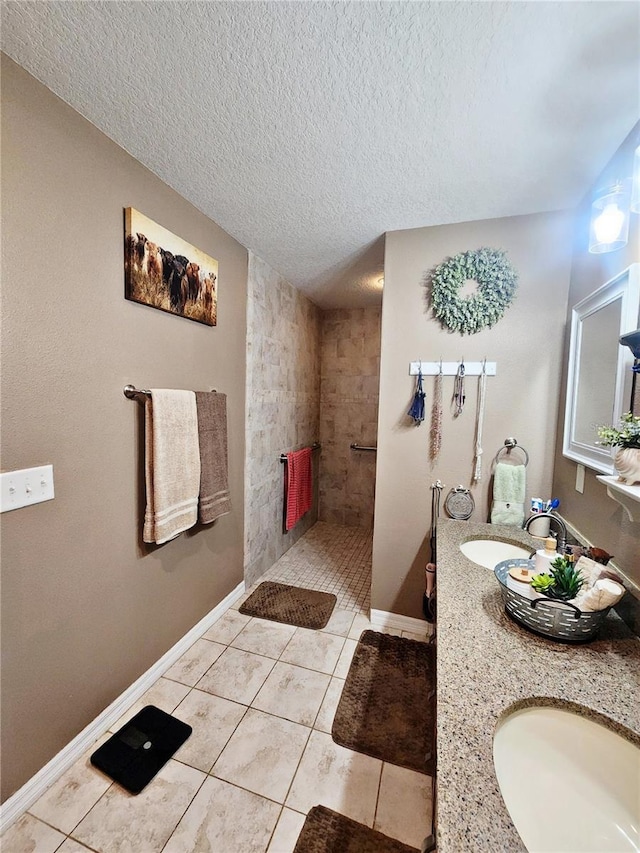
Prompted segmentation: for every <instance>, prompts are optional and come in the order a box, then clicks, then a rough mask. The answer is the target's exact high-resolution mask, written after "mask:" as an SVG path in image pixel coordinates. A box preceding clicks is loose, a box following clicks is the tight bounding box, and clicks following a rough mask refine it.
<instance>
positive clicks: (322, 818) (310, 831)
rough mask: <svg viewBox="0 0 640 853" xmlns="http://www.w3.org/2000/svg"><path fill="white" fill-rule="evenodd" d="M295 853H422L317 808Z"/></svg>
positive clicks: (312, 810)
mask: <svg viewBox="0 0 640 853" xmlns="http://www.w3.org/2000/svg"><path fill="white" fill-rule="evenodd" d="M293 853H418V850H417V849H416V848H415V847H408V846H407V845H406V844H403V843H402V842H401V841H396V840H395V838H389V836H388V835H383V834H382V833H381V832H378V831H377V830H375V829H369V827H368V826H365V825H364V824H363V823H358V822H357V821H355V820H351V818H349V817H344V815H341V814H338V813H337V812H333V811H331V809H327V808H325V807H324V806H314V807H313V808H312V809H311V811H310V812H309V814H308V815H307V819H306V820H305V822H304V826H303V827H302V831H301V833H300V835H299V836H298V841H297V843H296V846H295V848H294V851H293Z"/></svg>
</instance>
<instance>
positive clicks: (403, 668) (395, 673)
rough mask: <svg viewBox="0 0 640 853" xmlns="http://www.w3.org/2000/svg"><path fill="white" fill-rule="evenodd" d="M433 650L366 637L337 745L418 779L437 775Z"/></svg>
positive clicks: (335, 733) (347, 690)
mask: <svg viewBox="0 0 640 853" xmlns="http://www.w3.org/2000/svg"><path fill="white" fill-rule="evenodd" d="M435 686H436V661H435V649H434V647H433V646H431V645H428V644H427V643H419V642H418V641H417V640H408V639H405V638H404V637H392V636H390V635H388V634H381V633H379V632H378V631H364V632H363V634H362V636H361V637H360V641H359V642H358V645H357V647H356V650H355V653H354V655H353V661H352V663H351V668H350V669H349V674H348V675H347V680H346V682H345V685H344V688H343V690H342V696H341V698H340V703H339V704H338V710H337V711H336V715H335V718H334V721H333V728H332V730H331V736H332V737H333V739H334V741H335V742H336V743H339V744H340V745H341V746H346V747H347V748H348V749H354V750H356V752H364V753H365V755H372V756H373V757H374V758H380V759H382V761H388V762H389V763H390V764H397V765H399V766H400V767H408V768H409V769H410V770H417V771H418V772H419V773H426V774H427V775H429V776H433V775H434V773H435Z"/></svg>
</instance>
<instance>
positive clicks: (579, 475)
mask: <svg viewBox="0 0 640 853" xmlns="http://www.w3.org/2000/svg"><path fill="white" fill-rule="evenodd" d="M576 492H580V494H581V495H583V494H584V465H580V463H578V467H577V469H576Z"/></svg>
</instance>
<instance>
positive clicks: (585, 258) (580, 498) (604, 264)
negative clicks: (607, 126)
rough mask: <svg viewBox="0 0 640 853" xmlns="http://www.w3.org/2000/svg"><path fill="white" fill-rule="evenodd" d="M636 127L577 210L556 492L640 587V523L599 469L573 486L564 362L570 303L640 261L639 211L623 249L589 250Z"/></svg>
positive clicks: (629, 165) (566, 510)
mask: <svg viewBox="0 0 640 853" xmlns="http://www.w3.org/2000/svg"><path fill="white" fill-rule="evenodd" d="M638 131H639V126H638V125H636V127H635V128H634V129H633V131H632V132H631V133H630V134H629V136H628V137H627V138H626V140H625V141H624V142H623V143H622V145H621V146H620V148H619V149H618V150H617V151H616V153H615V154H614V156H613V157H612V158H611V160H610V161H609V163H608V164H607V166H606V167H605V169H604V170H603V172H602V173H601V175H600V176H599V178H598V180H597V181H596V182H595V183H594V185H593V186H592V187H591V189H590V191H589V193H588V194H587V196H585V198H584V200H583V202H582V204H581V205H580V207H579V209H578V212H577V215H576V220H575V243H574V254H573V263H572V267H571V285H570V289H569V302H568V310H567V335H566V340H565V346H564V358H563V364H564V369H563V376H562V390H561V397H560V398H561V401H562V402H561V407H560V411H559V417H558V438H557V443H556V455H555V469H554V476H553V491H554V494H557V496H558V497H559V498H560V500H561V502H562V503H561V512H562V514H563V515H564V516H566V518H567V519H568V520H569V521H570V522H571V524H572V525H573V526H574V527H575V528H576V530H577V531H578V532H579V533H581V534H582V535H583V536H585V537H586V538H587V539H589V540H590V541H591V542H592V543H593V544H594V545H596V546H598V547H600V548H604V549H605V550H606V551H608V552H609V553H610V554H613V555H614V557H615V561H616V563H617V565H618V566H619V567H620V569H621V570H622V571H623V572H625V574H627V576H628V577H629V578H631V580H633V581H634V582H635V583H636V585H638V586H640V524H638V523H637V522H635V523H634V522H631V521H629V518H628V517H627V514H626V513H625V511H624V510H623V508H622V507H621V506H620V504H618V503H616V502H615V501H613V500H612V499H611V498H609V497H607V491H606V487H605V486H604V485H603V484H602V483H600V482H599V481H598V480H596V476H597V474H598V472H597V471H592V470H590V469H589V468H587V469H586V473H585V478H584V493H583V494H580V493H579V492H577V491H576V490H575V482H576V468H577V463H576V462H573V461H572V460H571V459H566V458H565V457H564V456H563V455H562V434H563V428H564V400H565V396H566V387H567V367H566V365H567V361H568V354H569V328H568V324H569V323H570V320H571V308H572V307H573V306H574V305H575V304H576V303H577V302H580V300H581V299H584V298H585V297H586V296H588V295H589V294H590V293H592V292H593V291H594V290H597V288H598V287H600V286H601V285H603V284H604V283H605V282H606V281H609V279H611V278H613V277H614V276H616V275H618V273H620V272H622V271H623V270H625V269H626V268H627V267H628V266H629V265H630V264H632V263H638V262H640V215H638V214H631V220H630V229H629V242H628V244H627V245H626V247H625V248H624V249H620V250H619V251H617V252H607V253H605V254H601V255H591V254H589V218H590V214H591V201H592V194H593V192H594V191H595V190H596V189H598V188H600V187H602V186H606V185H607V184H610V183H612V182H613V181H615V180H617V179H619V178H622V177H627V176H630V175H631V172H632V169H633V154H634V150H635V146H636V145H637V139H638ZM636 414H640V410H637V411H636Z"/></svg>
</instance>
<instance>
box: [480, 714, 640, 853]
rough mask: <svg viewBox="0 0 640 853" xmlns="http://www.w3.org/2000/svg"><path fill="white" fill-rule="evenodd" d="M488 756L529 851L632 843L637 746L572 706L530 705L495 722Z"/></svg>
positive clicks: (595, 852)
mask: <svg viewBox="0 0 640 853" xmlns="http://www.w3.org/2000/svg"><path fill="white" fill-rule="evenodd" d="M493 761H494V764H495V768H496V776H497V777H498V783H499V785H500V791H501V793H502V797H503V799H504V802H505V805H506V807H507V810H508V812H509V815H510V816H511V819H512V821H513V823H514V826H515V827H516V829H517V830H518V832H519V833H520V837H521V838H522V841H523V842H524V844H525V846H526V848H527V850H528V851H529V853H543V851H548V853H570V851H571V853H577V851H579V853H609V852H610V851H611V853H613V851H615V853H626V851H630V853H631V851H634V853H635V851H638V850H640V835H639V831H640V828H639V825H640V748H638V747H637V746H634V744H633V743H631V741H629V740H627V739H626V738H624V737H623V736H622V735H619V734H616V733H615V732H614V731H612V730H611V729H608V728H606V726H604V725H601V724H600V723H597V722H595V721H594V720H593V719H590V718H588V717H583V716H581V715H580V714H578V713H575V712H573V711H569V710H565V709H561V708H556V707H545V706H542V705H540V706H535V707H531V708H523V709H521V710H518V711H514V712H513V713H512V714H510V715H509V716H508V717H506V718H505V719H504V720H502V721H501V722H500V723H499V724H498V726H497V728H496V732H495V735H494V739H493Z"/></svg>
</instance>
